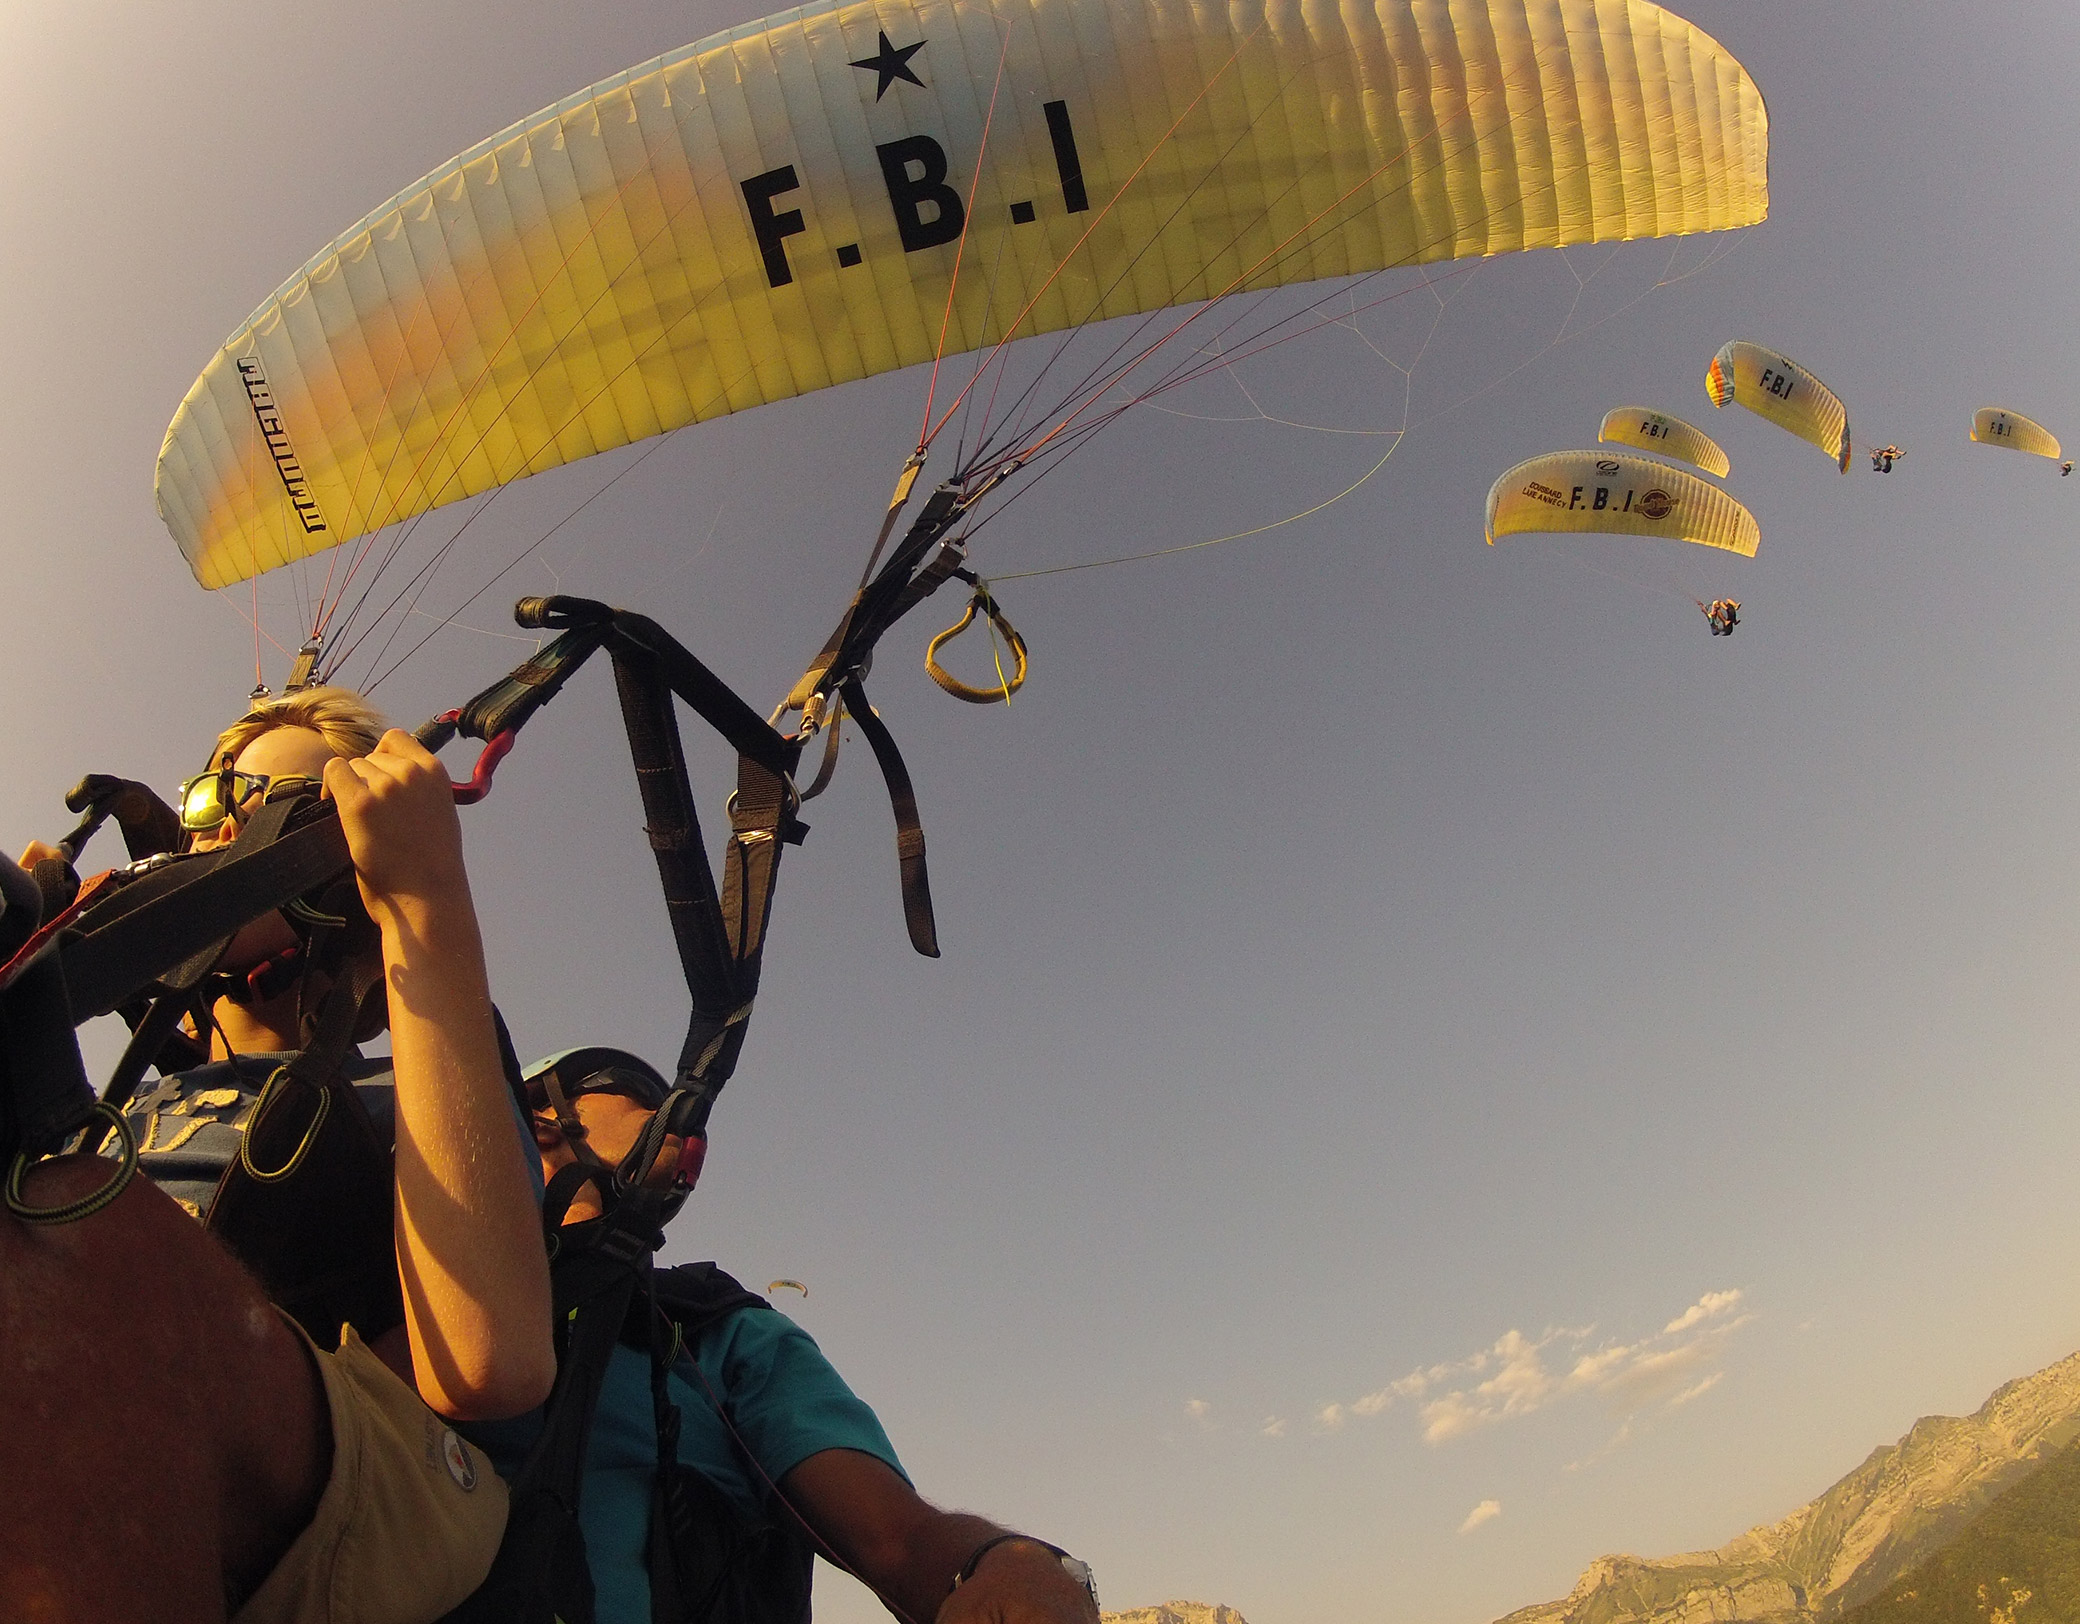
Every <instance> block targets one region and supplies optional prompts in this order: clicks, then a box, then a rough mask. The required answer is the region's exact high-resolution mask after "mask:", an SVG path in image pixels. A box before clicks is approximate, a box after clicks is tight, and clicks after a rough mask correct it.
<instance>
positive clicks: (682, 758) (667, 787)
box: [612, 643, 739, 1042]
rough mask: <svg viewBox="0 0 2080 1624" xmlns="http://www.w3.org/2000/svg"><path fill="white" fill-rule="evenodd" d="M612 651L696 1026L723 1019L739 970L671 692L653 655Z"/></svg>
mask: <svg viewBox="0 0 2080 1624" xmlns="http://www.w3.org/2000/svg"><path fill="white" fill-rule="evenodd" d="M612 652H613V658H614V685H615V688H616V689H617V690H618V692H619V693H620V696H621V720H622V722H623V724H624V725H625V726H626V727H627V729H628V748H629V754H630V756H631V757H632V758H633V759H634V761H635V769H636V787H637V789H638V790H639V791H640V792H641V794H642V798H643V821H644V826H645V833H647V834H648V836H649V839H650V850H651V854H652V855H653V856H654V857H655V858H656V859H657V878H658V883H659V884H660V885H661V886H662V887H663V888H664V902H665V909H666V912H667V914H668V916H669V917H670V919H671V924H672V941H673V943H674V944H675V945H676V946H677V948H678V950H679V964H680V968H681V969H682V970H683V971H684V972H685V976H686V987H687V991H688V992H690V993H691V994H692V995H693V1014H694V1020H695V1021H696V1023H701V1022H704V1021H711V1020H720V1019H721V1018H722V1017H723V1016H724V1015H726V1014H728V1012H729V1011H730V1010H732V1009H734V1008H735V1007H736V1005H737V1003H738V1002H739V1000H738V998H737V991H736V965H735V962H734V956H733V953H732V950H731V946H730V940H729V933H728V931H727V930H725V929H724V927H723V913H722V899H721V897H720V896H719V895H718V894H717V892H716V889H715V876H714V874H713V872H712V871H711V870H710V869H709V867H708V855H707V850H706V848H705V847H704V846H703V844H702V841H701V824H700V816H699V814H698V813H697V812H696V811H695V810H694V804H693V787H692V785H691V783H690V782H689V780H688V779H687V776H686V753H685V750H684V748H683V746H682V745H681V743H680V739H679V718H678V716H677V714H676V713H675V712H674V710H673V708H672V696H671V692H670V690H669V689H667V688H666V687H665V686H664V683H663V681H662V679H661V677H660V675H659V673H658V671H657V667H656V662H655V661H654V659H652V658H651V656H650V655H649V654H648V653H647V652H643V651H638V650H634V649H627V648H623V647H622V646H621V645H620V644H619V643H617V644H616V645H615V646H614V648H613V651H612ZM688 1041H689V1042H690V1041H691V1039H690V1038H689V1040H688ZM703 1041H705V1039H704V1040H703Z"/></svg>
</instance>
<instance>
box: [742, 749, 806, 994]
mask: <svg viewBox="0 0 2080 1624" xmlns="http://www.w3.org/2000/svg"><path fill="white" fill-rule="evenodd" d="M799 737H801V738H805V739H806V738H808V737H809V734H808V732H807V730H806V729H805V730H804V731H803V732H802V733H801V734H800V735H799ZM780 782H781V783H782V784H783V785H784V786H786V789H787V810H788V813H789V814H790V815H792V814H794V813H796V812H799V811H801V809H802V792H801V791H800V790H798V789H796V788H795V787H794V774H793V773H782V774H781V775H780ZM722 815H723V816H724V817H726V818H733V817H735V816H736V815H737V792H736V791H735V790H731V791H730V792H729V797H728V799H726V800H725V801H724V802H723V803H722ZM749 1009H750V1006H749V1005H748V1004H747V1005H746V1006H745V1009H744V1012H745V1013H748V1012H749ZM734 1018H735V1017H732V1019H734Z"/></svg>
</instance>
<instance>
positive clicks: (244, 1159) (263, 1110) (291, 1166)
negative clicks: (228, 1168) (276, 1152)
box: [238, 1066, 332, 1184]
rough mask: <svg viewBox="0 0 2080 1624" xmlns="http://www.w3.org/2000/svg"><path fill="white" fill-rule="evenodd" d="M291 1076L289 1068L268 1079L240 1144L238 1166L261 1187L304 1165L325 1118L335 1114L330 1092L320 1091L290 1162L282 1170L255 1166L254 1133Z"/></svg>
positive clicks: (280, 1070)
mask: <svg viewBox="0 0 2080 1624" xmlns="http://www.w3.org/2000/svg"><path fill="white" fill-rule="evenodd" d="M288 1075H289V1068H288V1067H287V1066H277V1067H275V1069H274V1072H273V1074H272V1075H271V1076H270V1077H269V1078H268V1079H267V1086H266V1087H265V1088H263V1089H261V1090H260V1103H259V1104H258V1105H257V1106H255V1107H254V1109H253V1115H252V1120H251V1123H250V1124H249V1125H248V1127H247V1128H246V1132H245V1137H244V1138H242V1139H241V1140H239V1142H238V1163H239V1166H241V1167H243V1168H244V1169H245V1170H246V1171H247V1172H248V1173H250V1174H252V1176H253V1177H254V1178H255V1179H257V1180H259V1181H260V1182H261V1183H262V1184H279V1183H281V1181H282V1180H283V1179H285V1178H287V1177H288V1176H289V1175H290V1174H291V1173H293V1172H295V1171H296V1170H297V1168H299V1167H301V1166H302V1165H303V1159H304V1157H306V1156H308V1155H309V1154H310V1150H311V1146H312V1145H314V1144H316V1143H317V1140H318V1130H319V1129H320V1128H322V1127H323V1126H324V1125H325V1118H326V1117H327V1116H329V1115H330V1114H331V1111H332V1094H331V1091H330V1090H328V1089H320V1090H319V1091H318V1108H317V1110H315V1111H313V1112H312V1113H311V1120H310V1125H309V1126H308V1127H307V1128H305V1129H304V1130H303V1137H302V1138H301V1139H299V1140H298V1141H297V1142H296V1148H295V1149H294V1150H292V1151H291V1152H290V1153H289V1159H288V1160H287V1161H286V1162H284V1163H282V1165H281V1166H280V1167H277V1168H274V1169H272V1170H262V1169H261V1168H258V1167H256V1166H254V1165H253V1131H254V1129H256V1128H257V1127H259V1125H260V1119H261V1118H262V1117H264V1116H265V1115H266V1114H267V1109H268V1106H269V1105H270V1104H271V1103H272V1102H273V1101H274V1100H275V1099H276V1098H278V1097H279V1090H278V1089H277V1086H276V1085H277V1084H279V1083H280V1082H281V1080H282V1079H283V1078H284V1077H286V1076H288Z"/></svg>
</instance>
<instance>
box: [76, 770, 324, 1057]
mask: <svg viewBox="0 0 2080 1624" xmlns="http://www.w3.org/2000/svg"><path fill="white" fill-rule="evenodd" d="M350 862H351V859H350V858H349V857H348V855H347V837H346V832H345V831H344V830H343V829H341V828H340V824H339V817H338V814H337V813H336V812H335V811H334V810H333V808H332V806H331V803H330V802H324V803H320V807H319V810H318V811H317V813H316V815H315V816H313V817H312V819H311V821H310V822H309V823H307V824H305V825H304V826H303V827H301V828H299V829H295V830H292V831H291V832H289V833H288V834H285V835H283V836H282V837H281V838H280V839H278V840H275V841H274V842H272V843H271V844H269V845H266V846H262V847H258V848H249V847H247V846H246V844H245V843H244V842H243V841H240V842H239V843H237V844H236V845H231V846H226V847H224V848H223V849H222V850H221V851H220V852H205V853H202V854H201V855H199V856H196V857H193V858H185V859H182V860H180V861H179V862H176V863H170V864H168V865H167V866H166V867H165V868H163V869H160V870H158V871H157V872H156V873H153V874H148V875H146V876H144V877H143V878H142V879H140V880H138V881H136V882H135V884H133V885H132V886H131V887H129V888H128V889H127V890H126V891H123V892H119V893H118V894H117V895H116V896H114V897H113V898H111V899H109V901H108V902H107V903H106V904H105V905H104V907H105V910H106V911H105V912H104V910H103V909H97V910H96V911H95V917H94V919H93V928H92V929H91V930H90V931H88V932H87V934H85V935H83V936H81V937H80V938H79V939H78V940H77V941H75V942H72V943H69V944H67V945H65V946H64V947H63V949H62V953H63V960H64V966H65V984H66V987H67V989H68V991H69V992H70V994H71V999H72V1014H73V1018H74V1019H75V1020H77V1021H84V1020H89V1019H91V1018H92V1017H94V1016H96V1015H106V1014H107V1013H108V1012H109V1011H110V1010H112V1009H114V1008H115V1007H116V1006H117V1005H119V1004H122V1003H125V1002H127V1001H128V1000H129V999H131V998H133V997H135V996H136V995H137V994H138V993H139V992H140V991H142V990H144V989H145V988H146V987H149V986H150V985H151V984H152V983H153V982H154V981H157V980H159V979H160V978H161V977H162V976H164V975H165V974H166V973H167V972H168V971H169V970H172V969H174V968H175V967H176V966H178V965H182V964H185V963H186V962H187V961H189V960H191V959H193V958H194V957H195V956H196V955H197V954H198V953H200V952H201V951H202V950H203V949H205V948H208V947H210V946H211V945H212V944H213V943H217V942H221V941H222V940H223V939H224V938H225V937H227V936H230V935H232V934H233V933H234V932H236V931H237V930H238V928H239V927H240V926H241V925H244V924H245V923H246V922H247V921H249V920H252V919H257V918H259V917H260V916H261V915H263V914H266V913H271V912H273V911H274V910H275V909H277V908H279V907H281V906H282V905H283V904H284V903H287V902H291V901H293V900H294V899H295V898H297V897H300V896H302V895H303V894H304V893H305V892H307V891H311V890H314V889H316V888H317V887H318V886H320V885H322V884H324V883H325V881H327V880H329V879H331V878H333V877H334V876H335V875H337V874H339V873H341V872H342V871H344V870H345V869H346V868H348V867H349V866H350ZM162 877H163V878H162ZM132 892H136V893H140V896H139V900H137V901H136V902H134V903H133V902H132V901H131V893H132ZM83 895H84V893H83Z"/></svg>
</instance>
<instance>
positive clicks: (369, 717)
mask: <svg viewBox="0 0 2080 1624" xmlns="http://www.w3.org/2000/svg"><path fill="white" fill-rule="evenodd" d="M281 727H301V728H308V729H309V730H310V731H311V732H313V733H315V734H317V735H318V737H320V738H321V739H323V740H324V741H325V743H326V744H327V745H328V746H329V747H330V748H331V750H332V753H333V754H334V755H336V756H365V755H367V754H368V753H369V752H370V751H371V750H373V749H374V748H375V747H376V741H377V740H379V739H381V738H382V736H383V735H384V734H385V733H387V732H389V731H390V722H389V719H388V718H387V717H385V716H384V715H383V713H382V712H381V711H379V710H377V709H376V708H375V706H373V705H371V704H370V703H369V702H368V701H367V700H365V699H363V698H362V697H361V696H360V695H359V694H357V693H355V692H354V690H353V689H351V688H300V689H298V690H297V691H296V692H295V693H293V694H283V695H281V696H280V697H279V698H276V699H262V700H257V701H255V702H254V705H253V708H252V709H251V710H249V711H247V712H246V713H245V715H243V716H241V717H240V718H239V719H238V720H237V721H235V722H233V723H232V724H231V725H230V726H229V727H227V728H225V729H224V731H223V732H222V733H219V734H218V735H217V745H216V749H215V750H213V751H211V753H210V761H209V764H210V765H211V766H212V767H215V766H217V765H218V764H219V763H221V762H222V761H223V760H224V759H225V757H227V756H229V757H230V758H231V759H232V760H233V761H236V760H237V759H238V758H239V756H240V755H241V754H243V753H244V751H245V748H246V746H247V745H249V744H251V743H252V742H253V741H254V740H255V739H257V738H259V737H260V736H261V734H263V733H272V732H273V731H274V730H275V729H276V728H281Z"/></svg>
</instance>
